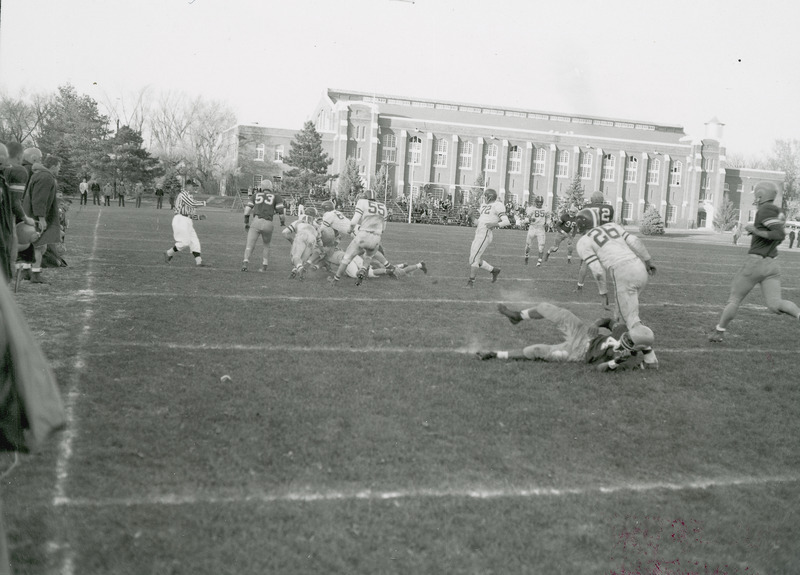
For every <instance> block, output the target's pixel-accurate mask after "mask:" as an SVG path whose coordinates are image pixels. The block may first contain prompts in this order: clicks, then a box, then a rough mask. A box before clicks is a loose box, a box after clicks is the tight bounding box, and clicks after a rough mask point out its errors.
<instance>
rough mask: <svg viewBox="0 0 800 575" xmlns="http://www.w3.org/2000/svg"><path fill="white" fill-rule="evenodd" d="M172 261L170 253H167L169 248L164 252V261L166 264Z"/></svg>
mask: <svg viewBox="0 0 800 575" xmlns="http://www.w3.org/2000/svg"><path fill="white" fill-rule="evenodd" d="M171 261H172V254H170V253H169V250H167V251H165V252H164V263H166V264H168V263H169V262H171Z"/></svg>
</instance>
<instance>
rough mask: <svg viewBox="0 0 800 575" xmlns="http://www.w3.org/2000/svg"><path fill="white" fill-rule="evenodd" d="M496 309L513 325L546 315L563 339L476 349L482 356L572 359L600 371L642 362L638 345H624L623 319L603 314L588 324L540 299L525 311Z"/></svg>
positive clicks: (633, 366)
mask: <svg viewBox="0 0 800 575" xmlns="http://www.w3.org/2000/svg"><path fill="white" fill-rule="evenodd" d="M497 311H499V312H500V313H501V314H503V315H504V316H506V317H507V318H508V320H509V321H510V322H511V323H512V324H514V325H516V324H518V323H520V322H521V321H523V320H528V319H546V320H548V321H550V322H552V323H553V324H555V326H556V327H558V329H559V331H560V332H561V335H562V336H563V337H564V340H563V341H562V342H561V343H557V344H555V345H548V344H541V343H537V344H533V345H529V346H526V347H524V348H522V349H518V350H511V351H479V352H477V356H478V357H479V358H481V359H483V360H487V359H494V358H497V359H531V360H539V361H557V362H564V361H572V362H579V363H589V364H592V365H595V366H596V369H597V370H598V371H624V370H627V369H632V368H635V367H641V365H642V357H641V356H640V354H639V349H638V348H632V349H627V348H625V347H624V346H623V343H622V342H623V341H624V339H625V336H626V333H627V326H626V325H625V324H624V323H619V322H615V321H613V320H612V319H610V318H601V319H598V320H597V321H596V322H594V323H593V324H591V325H588V324H586V323H585V322H584V321H583V320H582V319H580V318H579V317H578V316H576V315H575V314H573V313H572V312H571V311H569V310H566V309H563V308H560V307H558V306H555V305H553V304H549V303H540V304H537V305H535V306H533V307H531V308H529V309H524V310H522V311H515V310H511V309H509V308H507V307H506V306H504V305H503V304H499V305H498V306H497ZM601 330H602V331H601Z"/></svg>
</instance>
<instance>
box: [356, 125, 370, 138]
mask: <svg viewBox="0 0 800 575" xmlns="http://www.w3.org/2000/svg"><path fill="white" fill-rule="evenodd" d="M366 139H367V127H366V126H363V125H362V126H356V140H358V141H359V142H363V141H364V140H366Z"/></svg>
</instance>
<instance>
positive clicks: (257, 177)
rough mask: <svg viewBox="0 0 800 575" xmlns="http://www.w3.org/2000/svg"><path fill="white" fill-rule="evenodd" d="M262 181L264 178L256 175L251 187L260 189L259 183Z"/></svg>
mask: <svg viewBox="0 0 800 575" xmlns="http://www.w3.org/2000/svg"><path fill="white" fill-rule="evenodd" d="M263 179H264V176H258V175H256V176H253V187H254V188H260V187H261V181H262V180H263Z"/></svg>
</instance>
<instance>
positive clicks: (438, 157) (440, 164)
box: [433, 138, 447, 168]
mask: <svg viewBox="0 0 800 575" xmlns="http://www.w3.org/2000/svg"><path fill="white" fill-rule="evenodd" d="M433 167H435V168H446V167H447V140H445V139H444V138H442V139H441V140H436V150H435V151H434V154H433Z"/></svg>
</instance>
